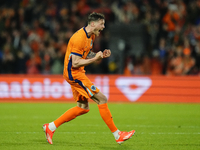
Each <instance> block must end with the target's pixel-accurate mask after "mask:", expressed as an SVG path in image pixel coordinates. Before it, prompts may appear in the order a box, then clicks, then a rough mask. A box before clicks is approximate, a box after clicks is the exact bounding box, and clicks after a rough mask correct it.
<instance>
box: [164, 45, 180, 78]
mask: <svg viewBox="0 0 200 150" xmlns="http://www.w3.org/2000/svg"><path fill="white" fill-rule="evenodd" d="M175 55H176V56H174V57H173V58H172V59H171V60H170V61H169V64H168V70H167V75H181V74H182V72H183V58H182V56H183V48H182V47H181V46H179V47H177V48H176V50H175Z"/></svg>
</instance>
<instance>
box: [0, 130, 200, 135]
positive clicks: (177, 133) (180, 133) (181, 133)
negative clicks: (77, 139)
mask: <svg viewBox="0 0 200 150" xmlns="http://www.w3.org/2000/svg"><path fill="white" fill-rule="evenodd" d="M9 133H12V134H38V133H42V131H41V132H0V134H9ZM56 133H57V134H110V132H101V133H99V132H62V131H58V132H56ZM136 134H153V135H155V134H170V135H173V134H174V135H200V132H196V133H186V132H150V133H147V132H137V133H136Z"/></svg>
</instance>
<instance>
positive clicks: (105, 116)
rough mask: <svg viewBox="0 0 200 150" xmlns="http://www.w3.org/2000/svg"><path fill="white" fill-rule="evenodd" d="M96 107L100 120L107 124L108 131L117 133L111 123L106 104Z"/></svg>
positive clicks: (111, 119)
mask: <svg viewBox="0 0 200 150" xmlns="http://www.w3.org/2000/svg"><path fill="white" fill-rule="evenodd" d="M98 107H99V112H100V115H101V117H102V119H103V120H104V122H105V123H106V124H107V126H108V128H109V129H110V131H111V132H115V131H117V127H116V126H115V124H114V122H113V118H112V115H111V113H110V110H109V108H108V105H107V103H105V104H101V105H98Z"/></svg>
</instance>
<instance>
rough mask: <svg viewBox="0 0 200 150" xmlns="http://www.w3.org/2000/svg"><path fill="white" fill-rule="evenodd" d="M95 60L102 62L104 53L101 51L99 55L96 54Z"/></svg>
mask: <svg viewBox="0 0 200 150" xmlns="http://www.w3.org/2000/svg"><path fill="white" fill-rule="evenodd" d="M95 58H96V60H101V59H102V58H103V53H102V51H99V52H98V53H96V55H95Z"/></svg>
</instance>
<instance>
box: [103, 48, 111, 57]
mask: <svg viewBox="0 0 200 150" xmlns="http://www.w3.org/2000/svg"><path fill="white" fill-rule="evenodd" d="M110 55H111V51H110V50H109V49H105V50H104V51H103V58H107V57H110Z"/></svg>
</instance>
